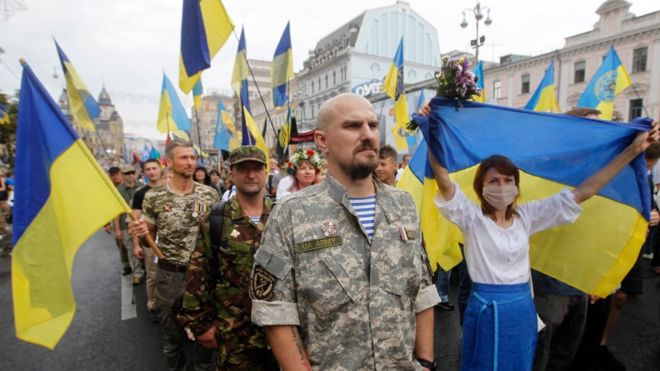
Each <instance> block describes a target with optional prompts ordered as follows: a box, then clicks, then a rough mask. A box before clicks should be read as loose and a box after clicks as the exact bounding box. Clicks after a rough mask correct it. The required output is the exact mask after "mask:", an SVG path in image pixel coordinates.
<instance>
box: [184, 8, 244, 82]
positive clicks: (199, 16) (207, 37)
mask: <svg viewBox="0 0 660 371" xmlns="http://www.w3.org/2000/svg"><path fill="white" fill-rule="evenodd" d="M233 30H234V24H233V23H232V21H231V19H230V18H229V14H227V11H226V10H225V6H224V5H223V4H222V1H220V0H184V1H183V13H182V17H181V58H180V59H179V88H181V90H182V91H183V92H184V93H186V94H188V93H190V90H191V89H192V88H193V86H195V83H196V82H197V80H198V79H199V77H200V76H201V72H202V71H203V70H205V69H207V68H209V67H211V59H213V57H214V56H215V55H216V54H217V53H218V51H219V50H220V48H222V46H223V45H224V44H225V42H226V41H227V38H229V35H231V33H232V31H233Z"/></svg>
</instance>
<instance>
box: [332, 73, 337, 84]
mask: <svg viewBox="0 0 660 371" xmlns="http://www.w3.org/2000/svg"><path fill="white" fill-rule="evenodd" d="M335 85H337V73H336V72H335V71H332V86H335Z"/></svg>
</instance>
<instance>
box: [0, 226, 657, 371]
mask: <svg viewBox="0 0 660 371" xmlns="http://www.w3.org/2000/svg"><path fill="white" fill-rule="evenodd" d="M118 260H119V257H118V253H117V249H116V247H115V245H114V241H113V239H112V237H111V236H110V235H107V234H105V233H104V232H99V233H96V234H95V235H94V236H92V238H91V239H90V240H89V241H88V242H87V243H86V244H85V245H83V246H82V247H81V249H80V251H79V253H78V256H77V258H76V261H75V266H74V274H73V285H74V289H75V293H76V300H77V303H78V310H77V312H76V316H75V318H74V320H73V323H72V324H71V327H70V328H69V330H68V331H67V333H66V334H65V335H64V337H63V339H62V340H61V341H60V343H59V344H58V345H57V347H56V348H55V350H54V351H49V350H47V349H45V348H42V347H39V346H36V345H32V344H28V343H25V342H22V341H19V340H18V339H16V337H15V335H14V328H13V310H12V304H11V273H10V258H9V257H2V258H0V306H1V307H2V308H3V309H4V310H2V312H1V314H0V344H2V350H3V351H2V353H3V357H0V369H1V370H12V371H13V370H29V371H31V370H37V371H38V370H54V371H56V370H164V369H165V362H164V359H163V357H162V355H161V338H160V330H159V328H158V326H157V325H155V324H152V323H151V322H149V319H148V316H147V313H146V310H145V309H144V308H145V294H144V286H143V285H144V284H143V285H140V286H137V289H136V290H135V303H136V304H137V305H135V306H133V305H132V303H131V302H132V296H133V295H131V289H132V286H131V285H130V278H128V277H130V276H127V277H123V278H122V277H121V275H120V273H119V272H120V265H119V262H118ZM644 264H645V272H646V273H645V281H644V285H645V287H644V294H643V295H642V296H640V297H639V298H636V299H633V300H631V301H630V302H629V303H628V305H626V307H625V308H624V311H623V314H622V317H621V321H620V322H619V324H618V325H617V327H616V330H615V332H614V334H613V335H612V337H611V344H610V349H611V350H612V352H613V353H614V354H615V355H616V356H618V357H619V358H620V359H621V360H622V361H623V362H624V363H625V364H626V365H627V366H628V370H639V371H647V370H657V369H658V365H660V324H659V316H660V313H658V312H659V310H660V286H659V285H660V277H657V276H653V275H652V273H651V272H650V270H649V269H648V261H646V260H645V261H644ZM122 286H123V287H124V289H123V290H122ZM122 292H123V294H122ZM455 296H456V287H455V286H452V287H451V297H452V301H453V302H454V303H456V302H457V301H456V299H455ZM436 314H437V323H436V357H437V361H438V365H439V369H440V370H456V369H458V362H459V353H460V345H459V344H460V340H459V339H460V331H459V326H458V309H456V310H454V311H450V312H448V311H440V310H436ZM122 318H124V320H122Z"/></svg>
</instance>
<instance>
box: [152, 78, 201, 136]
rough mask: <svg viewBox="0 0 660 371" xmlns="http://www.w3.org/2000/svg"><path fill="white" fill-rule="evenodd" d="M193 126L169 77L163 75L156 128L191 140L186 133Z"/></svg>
mask: <svg viewBox="0 0 660 371" xmlns="http://www.w3.org/2000/svg"><path fill="white" fill-rule="evenodd" d="M191 127H192V125H191V124H190V119H188V115H186V110H185V109H184V108H183V105H182V104H181V101H180V100H179V97H178V95H177V94H176V89H175V88H174V85H172V82H170V79H169V78H167V75H165V74H164V73H163V86H162V87H161V90H160V107H159V109H158V122H157V124H156V128H157V129H158V131H159V132H161V133H168V134H169V133H172V134H174V135H176V136H177V137H179V138H181V139H184V140H188V141H189V140H190V137H189V136H188V134H187V133H186V131H188V130H190V128H191Z"/></svg>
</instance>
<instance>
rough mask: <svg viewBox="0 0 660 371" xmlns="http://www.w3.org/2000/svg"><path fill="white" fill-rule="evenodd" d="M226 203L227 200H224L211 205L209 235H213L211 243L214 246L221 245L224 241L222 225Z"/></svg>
mask: <svg viewBox="0 0 660 371" xmlns="http://www.w3.org/2000/svg"><path fill="white" fill-rule="evenodd" d="M226 203H227V201H223V202H220V203H217V204H215V205H213V207H211V214H210V215H209V235H210V237H211V245H212V246H213V247H214V248H215V247H218V246H220V243H221V242H222V227H223V224H224V223H223V222H224V214H225V204H226Z"/></svg>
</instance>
